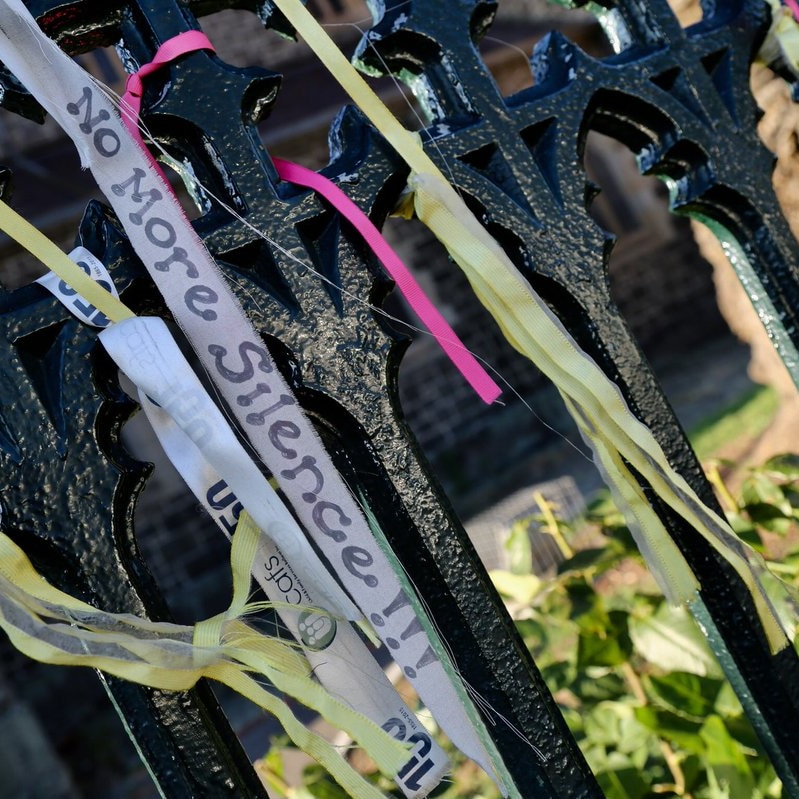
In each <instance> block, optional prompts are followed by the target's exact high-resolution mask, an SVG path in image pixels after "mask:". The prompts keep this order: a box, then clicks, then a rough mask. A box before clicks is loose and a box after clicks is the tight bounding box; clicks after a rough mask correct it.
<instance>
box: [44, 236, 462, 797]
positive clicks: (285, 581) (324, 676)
mask: <svg viewBox="0 0 799 799" xmlns="http://www.w3.org/2000/svg"><path fill="white" fill-rule="evenodd" d="M70 257H71V258H73V260H76V262H77V263H79V264H80V265H81V266H82V267H83V269H84V271H86V272H87V274H89V275H90V276H91V277H93V278H94V279H95V280H96V281H97V282H98V283H102V285H103V286H104V288H106V290H110V291H112V292H113V293H114V294H115V295H117V292H116V289H115V287H114V285H113V281H112V279H111V276H110V275H109V274H108V271H107V270H106V268H105V265H104V264H103V263H102V262H101V261H100V260H99V259H97V258H95V256H94V255H93V254H92V253H91V252H89V251H88V250H86V249H85V248H82V247H80V248H77V249H76V250H73V251H72V252H71V253H70ZM78 258H80V259H81V260H80V261H78V260H77V259H78ZM90 266H91V268H89V267H90ZM37 282H39V283H42V284H43V285H45V286H47V287H48V288H50V287H51V286H52V287H53V288H52V289H51V290H53V289H55V290H53V294H54V295H55V296H56V297H57V298H58V299H59V300H60V301H61V303H62V304H63V305H64V306H65V307H66V308H67V309H68V310H69V311H70V312H71V313H73V314H74V315H75V316H76V317H77V318H78V319H80V320H81V321H84V322H86V323H87V324H90V325H93V326H95V327H100V328H108V325H109V321H108V320H107V319H106V317H105V316H103V315H102V314H99V312H98V311H97V310H96V309H95V308H94V306H92V305H91V304H90V303H89V302H87V301H86V300H85V299H84V298H83V297H81V296H80V295H79V294H77V293H76V292H75V291H74V290H72V289H71V288H70V287H69V286H65V285H60V284H63V281H59V280H58V278H57V277H56V276H55V275H54V274H53V273H52V272H48V273H47V274H45V275H44V276H43V277H41V278H39V280H38V281H37ZM117 296H118V295H117ZM98 314H99V317H102V319H100V318H98ZM130 322H139V327H141V326H142V325H143V326H145V327H147V328H149V331H150V334H151V338H152V339H154V340H156V341H159V340H161V339H162V338H163V337H164V336H165V335H166V336H168V335H169V334H168V333H165V332H164V328H163V322H161V320H159V319H152V318H141V319H138V320H126V321H125V322H121V323H119V324H118V325H116V326H115V327H114V328H111V330H112V331H113V330H114V329H116V331H117V333H119V332H120V330H119V328H120V326H122V327H127V328H130V327H131V325H130V324H129V323H130ZM114 335H115V334H114V333H113V332H112V333H104V334H101V336H100V338H101V341H103V343H104V344H106V343H107V342H108V341H109V337H111V338H110V340H112V341H113V337H114ZM130 335H131V331H130V330H128V331H127V332H122V336H123V338H125V337H129V336H130ZM133 335H134V337H135V338H136V339H141V337H142V336H141V330H139V331H138V332H137V333H134V334H133ZM170 338H171V336H170ZM111 349H112V350H113V354H112V357H114V360H115V362H116V363H117V365H118V366H119V368H120V369H121V370H122V371H123V372H125V373H126V374H128V376H130V374H129V372H131V373H132V372H135V371H136V369H135V368H133V367H130V366H129V364H128V359H127V358H126V357H125V356H126V354H127V356H130V352H129V351H128V352H127V353H126V352H125V348H124V347H122V348H120V347H118V346H113V345H112V346H111ZM135 349H136V357H137V358H141V346H139V345H137V346H136V348H135ZM165 356H166V357H165ZM147 357H148V358H150V359H152V360H153V361H154V362H156V363H155V367H154V368H153V369H152V370H151V371H152V373H153V374H155V375H168V376H169V380H170V385H168V386H165V387H164V388H163V390H162V391H160V392H159V393H160V394H161V395H162V396H163V395H168V396H173V397H184V398H185V397H189V396H191V397H193V396H196V394H197V392H198V391H202V390H203V389H202V386H201V385H200V384H199V381H198V380H197V378H196V376H195V375H194V373H193V371H192V370H191V367H190V366H189V364H188V362H187V361H186V360H185V358H184V357H183V355H182V353H181V352H180V350H179V349H178V348H177V346H176V345H174V344H173V345H167V346H159V347H157V348H153V349H151V350H150V351H149V352H148V353H147ZM167 358H168V359H169V360H167ZM187 378H188V379H187ZM150 393H153V392H152V391H151V392H150ZM206 396H207V395H206ZM137 397H138V400H139V402H140V404H141V406H142V409H143V411H144V413H145V415H146V417H147V419H148V421H149V422H150V425H151V427H152V429H153V431H154V433H155V434H156V436H157V438H158V440H159V442H160V443H161V446H162V447H163V449H164V452H165V453H166V455H167V457H168V458H169V459H170V461H171V462H172V464H173V465H174V467H175V468H176V470H177V471H178V473H179V474H180V475H181V477H182V478H183V480H184V481H185V483H186V484H187V485H188V487H189V488H190V489H191V491H192V492H193V494H194V495H195V497H197V499H198V500H199V502H200V503H201V504H202V505H203V507H204V508H205V509H206V511H207V512H208V514H209V516H210V517H211V518H212V519H213V520H214V521H215V522H216V524H217V526H218V527H219V528H220V529H221V530H222V532H223V533H224V534H225V535H226V536H227V537H228V538H230V537H231V536H232V535H233V533H234V531H235V529H236V523H237V522H238V518H239V515H240V513H241V511H242V510H243V507H242V504H241V502H239V500H238V498H237V497H236V495H235V494H234V493H233V492H232V491H231V490H230V487H229V485H228V483H227V482H226V481H225V480H224V478H223V477H222V476H221V475H220V474H219V472H217V471H216V470H214V468H213V467H212V466H211V465H210V464H209V462H208V460H207V459H206V457H205V456H204V454H203V451H202V447H201V446H198V444H197V442H196V441H195V440H194V438H193V437H192V436H193V435H195V434H196V432H197V430H196V428H195V427H194V425H195V424H196V421H197V418H196V415H191V414H186V413H185V408H186V405H185V403H184V402H178V403H175V402H168V403H166V404H164V405H159V404H156V403H154V402H153V401H152V400H151V399H150V398H149V397H148V396H147V394H146V393H145V391H144V390H142V387H141V386H138V392H137ZM208 402H209V403H210V399H209V400H208ZM210 404H211V405H213V403H210ZM198 410H199V409H198ZM170 411H171V412H173V413H175V414H176V415H175V416H173V415H170ZM211 413H212V417H210V418H209V417H206V416H204V415H203V421H204V423H208V424H210V425H211V428H212V429H213V430H215V431H218V430H222V429H224V428H227V433H226V434H225V438H226V440H227V442H228V444H229V445H230V440H231V439H233V441H232V450H233V451H232V452H231V453H230V456H229V457H230V460H240V461H241V462H242V466H243V470H244V471H245V472H248V471H249V469H250V466H249V465H248V464H247V463H244V462H245V461H249V456H248V455H247V453H246V452H245V451H244V448H243V447H242V446H241V445H240V444H239V443H238V441H236V440H235V438H233V437H232V434H231V432H230V428H229V427H227V425H226V423H225V420H224V419H221V418H218V417H219V416H221V414H219V412H218V411H217V410H216V408H215V406H214V407H213V411H212V412H211ZM214 417H216V418H214ZM250 463H251V462H250ZM261 482H262V485H260V486H259V489H260V490H261V491H262V492H264V494H266V497H265V498H262V499H264V501H262V503H261V505H260V507H262V508H263V512H264V513H269V512H270V511H271V510H273V509H275V507H276V505H275V503H277V504H278V505H279V506H280V507H279V508H277V517H276V518H275V519H274V520H273V522H272V523H271V524H270V525H269V527H267V528H264V527H261V532H262V535H261V541H260V544H259V553H258V556H257V557H256V559H255V560H254V561H253V569H252V574H253V577H254V578H255V580H256V582H258V584H259V585H260V586H261V588H262V589H263V590H264V593H265V594H266V595H267V597H268V598H269V599H270V600H271V601H273V602H275V603H276V610H277V612H278V613H279V614H280V617H281V618H282V619H283V621H284V623H285V624H286V626H287V627H288V628H289V630H290V631H291V632H292V634H293V635H294V637H295V638H296V639H297V641H299V642H300V644H301V646H302V648H303V651H304V653H305V656H306V658H307V659H308V662H309V664H310V666H311V668H312V669H313V673H314V675H315V677H316V678H317V679H318V680H319V682H320V683H321V684H322V685H323V686H324V687H325V688H326V689H327V690H328V691H329V692H330V693H331V694H332V695H333V696H335V697H336V698H338V699H340V700H341V701H343V702H346V703H347V704H348V705H349V706H350V707H352V708H353V710H356V711H358V712H359V713H361V714H363V715H364V716H366V717H367V718H369V719H371V720H372V721H374V722H375V723H376V724H378V725H379V726H380V727H382V728H383V729H384V730H386V732H388V733H389V734H390V735H393V736H394V737H395V738H397V739H398V740H400V741H403V742H406V743H408V744H409V745H410V746H411V747H412V749H411V752H410V756H409V758H408V762H407V763H406V764H405V765H404V766H403V768H401V769H400V770H399V771H398V772H397V774H396V775H395V780H396V782H397V784H398V786H399V787H400V789H401V790H402V792H403V793H404V794H405V796H407V797H408V799H423V797H425V796H427V795H428V794H429V793H430V791H432V790H433V788H435V787H436V786H437V785H438V784H439V783H440V782H441V779H442V778H443V776H444V775H445V774H446V772H447V771H448V770H449V767H450V763H449V760H448V758H447V756H446V753H445V752H444V751H443V749H441V747H440V746H439V745H438V744H437V743H436V742H435V741H434V740H433V739H432V738H431V737H430V734H429V733H428V732H427V731H426V730H425V728H424V727H423V726H422V725H421V724H420V722H419V720H418V719H417V718H416V716H415V715H414V713H413V711H412V710H411V709H410V708H409V707H408V706H407V705H406V704H405V702H404V701H403V700H402V698H401V697H400V695H399V694H398V693H397V691H396V689H395V688H394V687H393V686H392V685H391V683H390V682H389V681H388V679H387V678H386V675H385V674H384V673H383V670H382V669H381V668H380V666H379V665H378V664H377V662H376V661H375V659H374V658H373V657H372V654H371V652H370V651H369V650H368V649H367V648H366V646H365V644H364V643H363V641H362V640H361V639H360V637H359V636H358V634H357V633H356V632H355V631H354V630H353V628H352V627H351V626H350V625H349V624H339V623H337V621H336V619H334V618H333V617H332V616H331V615H330V614H328V613H325V612H324V611H320V610H319V608H320V607H324V606H325V605H326V602H328V599H327V597H326V596H324V595H323V594H321V593H320V592H319V591H318V590H317V589H316V585H315V581H314V582H313V583H308V584H304V583H303V582H302V580H301V578H300V576H299V575H298V573H297V571H298V570H295V568H293V567H292V565H291V562H290V561H289V560H288V559H287V558H286V556H285V555H284V553H283V552H282V551H281V550H280V548H279V547H278V546H277V545H276V544H275V543H274V541H272V540H271V539H270V538H269V537H268V535H267V534H266V533H265V530H267V529H268V530H272V529H273V525H274V524H278V525H280V527H281V528H283V527H284V526H286V527H293V528H296V529H295V530H293V531H292V535H295V536H296V535H299V536H302V531H301V530H299V528H298V527H297V525H296V523H295V522H294V519H293V518H292V517H291V515H290V514H288V513H287V512H286V510H285V508H284V507H283V506H282V504H281V503H280V500H279V499H278V498H277V497H276V496H274V492H273V491H272V488H271V486H270V485H269V483H268V482H266V480H264V479H263V478H261ZM250 515H251V516H252V513H251V514H250ZM262 515H263V513H262ZM303 557H304V558H306V559H307V562H311V563H313V562H314V560H318V558H317V555H316V553H315V552H314V551H313V550H311V551H310V553H309V552H308V551H307V550H304V552H301V553H300V558H301V559H300V560H299V561H298V562H300V563H302V562H303V560H302V558H303ZM316 569H317V570H322V569H324V566H322V564H321V563H320V564H318V565H317V566H316ZM313 573H314V572H312V574H313ZM292 606H293V607H292ZM294 608H296V610H295V609H294Z"/></svg>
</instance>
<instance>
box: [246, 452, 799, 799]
mask: <svg viewBox="0 0 799 799" xmlns="http://www.w3.org/2000/svg"><path fill="white" fill-rule="evenodd" d="M720 466H721V465H720V464H718V463H712V464H711V465H710V467H709V472H708V474H709V477H710V478H711V481H712V482H713V483H714V484H715V485H716V486H717V488H718V489H719V492H720V494H721V497H722V501H723V502H724V503H725V505H726V506H727V511H728V516H729V518H730V521H731V523H732V524H733V526H734V528H735V530H736V532H738V534H739V535H741V536H742V537H743V538H745V539H746V540H747V542H748V543H750V544H751V545H752V546H754V547H755V548H756V549H757V550H758V551H760V552H761V553H762V554H763V555H764V557H766V559H767V560H768V561H769V565H770V566H771V567H773V569H774V571H776V572H778V573H779V575H780V577H782V578H783V579H784V580H786V581H787V582H788V583H789V584H792V585H793V586H794V588H796V587H799V524H798V523H797V522H798V521H799V457H796V456H782V457H779V458H774V459H772V460H770V461H768V462H767V463H766V464H765V465H764V466H763V467H761V468H759V469H757V470H752V472H751V473H750V474H749V476H748V477H747V478H746V480H745V481H744V483H743V486H742V488H741V491H740V495H739V496H738V497H735V498H734V497H733V496H732V495H731V493H730V492H729V491H728V490H727V488H726V486H724V484H723V482H722V480H721V477H720ZM536 500H537V501H538V504H539V507H540V508H541V510H542V513H541V515H540V517H534V518H531V519H528V520H525V521H524V522H522V523H518V524H517V525H515V526H514V528H513V530H512V531H511V535H510V536H509V539H508V547H509V550H510V551H509V555H510V558H509V561H510V563H511V564H512V569H511V571H508V572H495V573H494V574H493V575H492V577H493V579H494V582H495V585H496V586H497V589H498V590H499V591H500V593H501V594H502V595H503V597H504V598H505V600H506V602H507V605H508V608H509V611H510V612H511V614H512V615H513V618H514V619H515V621H516V624H517V627H518V629H519V632H520V634H521V635H522V637H523V639H524V641H525V643H526V644H527V646H528V647H529V649H530V651H531V652H532V654H533V657H534V659H535V661H536V664H537V665H538V667H539V669H540V670H541V672H542V674H543V676H544V678H545V680H546V682H547V684H548V686H549V688H550V690H551V691H552V693H553V695H554V697H555V699H556V701H557V702H558V704H559V706H560V708H561V711H562V712H563V715H564V717H565V719H566V721H567V723H568V724H569V727H570V728H571V730H572V732H573V733H574V735H575V737H576V738H577V740H578V742H579V744H580V747H581V749H582V751H583V752H584V754H585V757H586V759H587V760H588V763H589V765H590V767H591V769H592V770H593V772H594V774H595V775H596V777H597V780H598V782H599V784H600V786H601V787H602V789H603V790H604V792H605V794H606V796H607V797H608V799H654V798H655V797H684V798H685V799H776V797H779V796H781V785H780V782H779V780H778V779H777V778H776V775H775V773H774V770H773V768H772V767H771V765H770V763H769V761H768V759H767V757H766V756H765V753H764V752H763V750H762V747H761V745H760V742H759V741H758V740H757V738H756V736H755V734H754V732H753V730H752V728H751V726H750V725H749V722H748V721H747V719H746V717H745V716H744V714H743V711H742V709H741V706H740V704H739V702H738V700H737V698H736V696H735V694H734V693H733V691H732V689H731V688H730V686H729V684H728V682H727V681H726V680H725V679H724V676H723V674H722V672H721V669H720V668H719V666H718V664H717V662H716V659H715V657H714V656H713V654H712V653H711V651H710V649H709V647H708V645H707V642H706V641H705V639H704V637H703V635H702V633H701V632H700V630H699V629H698V627H697V625H696V624H695V622H694V621H693V619H692V618H691V616H690V615H689V614H688V612H687V611H686V610H685V609H684V608H673V607H670V606H669V605H668V604H667V603H666V602H665V601H664V599H663V597H662V596H661V594H660V593H659V591H658V589H657V587H656V585H655V583H654V581H653V580H652V578H651V577H650V575H649V573H648V572H647V571H646V569H645V567H644V566H643V563H642V561H641V558H640V556H639V555H638V552H637V550H636V548H635V544H634V543H633V540H632V537H631V536H630V534H629V531H628V530H627V528H626V526H625V525H624V522H623V520H622V518H621V516H620V515H619V514H618V513H617V512H616V511H615V509H614V508H613V507H612V506H611V505H610V504H609V503H607V502H603V503H601V504H597V505H595V506H594V509H593V511H592V512H590V513H589V516H588V518H587V519H585V520H582V521H581V523H580V525H579V526H576V527H575V529H572V528H571V527H570V526H569V525H566V524H564V523H563V522H559V521H557V520H556V519H555V517H554V514H553V508H552V507H551V506H550V505H548V504H547V503H546V502H545V500H544V499H543V498H542V497H540V496H539V497H536ZM533 524H535V525H538V527H539V529H541V530H543V531H545V532H548V533H550V534H551V535H554V536H555V537H556V539H557V540H558V543H559V546H560V548H561V551H562V552H564V555H565V559H564V560H563V561H562V562H561V564H560V567H559V568H558V571H557V574H555V575H551V576H550V575H548V576H546V577H540V576H537V575H534V574H533V573H532V572H531V561H532V559H531V552H530V538H529V535H528V528H529V526H530V525H533ZM796 607H799V604H797V605H796V606H795V607H793V608H787V609H786V608H783V610H784V611H785V615H786V618H787V617H788V616H790V617H791V619H792V621H793V622H794V623H795V619H796V613H795V610H796ZM444 745H445V746H446V744H444ZM276 752H277V749H275V750H273V752H271V753H270V755H268V756H267V758H265V759H264V760H263V761H261V765H262V769H264V768H265V769H266V770H267V771H268V772H269V773H270V774H271V777H272V778H271V779H270V780H269V784H270V787H271V789H272V790H273V791H274V792H275V795H276V796H285V797H292V798H293V799H311V798H312V797H316V799H343V797H344V796H345V794H343V792H341V790H340V789H339V788H337V786H335V785H334V784H333V783H332V782H331V781H330V779H329V777H327V775H325V774H324V773H322V772H321V771H320V770H319V768H318V767H316V766H311V767H309V768H307V769H306V770H305V773H304V779H303V784H302V786H301V787H298V788H294V789H291V788H288V787H287V786H285V784H283V786H282V788H281V787H280V785H279V783H283V774H282V771H281V768H282V766H281V765H280V759H279V758H278V757H277V756H276ZM453 760H454V762H455V764H456V766H455V769H454V772H453V776H452V782H449V783H445V784H443V785H442V786H440V788H439V789H438V790H437V791H436V792H435V793H434V794H433V796H436V797H439V798H440V799H456V798H457V799H463V798H464V797H468V798H469V799H479V798H480V797H484V798H485V799H495V797H497V796H498V794H497V792H496V789H495V788H494V787H493V786H492V785H491V784H490V783H489V781H488V779H487V778H486V777H485V776H484V775H483V774H482V772H480V771H479V770H478V769H477V768H476V767H474V766H473V765H472V764H470V763H464V762H463V761H462V760H459V759H458V756H457V753H456V754H454V755H453ZM366 771H367V772H368V771H369V769H368V767H367V768H366ZM372 778H373V779H374V780H375V781H376V782H377V784H380V785H381V787H382V788H383V789H384V790H386V791H387V792H389V793H390V783H387V782H382V781H381V780H382V779H383V778H381V777H379V775H372ZM390 795H394V796H400V794H399V793H393V794H390Z"/></svg>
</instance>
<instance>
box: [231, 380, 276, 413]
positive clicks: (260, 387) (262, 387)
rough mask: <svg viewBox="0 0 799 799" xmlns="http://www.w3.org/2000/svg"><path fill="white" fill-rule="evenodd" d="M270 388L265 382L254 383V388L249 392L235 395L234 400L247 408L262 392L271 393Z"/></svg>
mask: <svg viewBox="0 0 799 799" xmlns="http://www.w3.org/2000/svg"><path fill="white" fill-rule="evenodd" d="M271 393H272V389H271V388H269V386H267V385H266V383H256V384H255V388H254V389H253V390H252V391H251V392H250V393H249V394H239V396H238V397H236V402H237V403H238V404H239V405H241V406H242V408H249V406H250V405H252V404H253V402H255V400H257V399H258V397H260V396H262V395H263V394H271Z"/></svg>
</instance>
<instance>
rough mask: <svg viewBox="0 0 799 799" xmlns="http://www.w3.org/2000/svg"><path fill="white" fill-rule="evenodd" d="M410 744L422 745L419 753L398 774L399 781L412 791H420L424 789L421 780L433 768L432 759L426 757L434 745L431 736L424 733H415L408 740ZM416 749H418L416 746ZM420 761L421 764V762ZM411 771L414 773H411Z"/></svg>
mask: <svg viewBox="0 0 799 799" xmlns="http://www.w3.org/2000/svg"><path fill="white" fill-rule="evenodd" d="M408 742H409V743H413V744H420V746H419V751H418V753H417V754H415V755H414V756H413V757H412V758H411V759H410V760H409V761H408V762H407V763H406V764H405V765H404V766H403V767H402V769H401V770H400V771H398V772H397V781H398V782H401V783H403V784H404V785H405V787H406V788H408V789H409V790H411V791H418V790H420V789H421V787H422V785H421V782H420V780H421V778H422V777H424V775H425V774H427V772H428V771H430V769H431V768H432V767H433V760H432V758H428V757H426V756H427V754H428V753H429V752H430V750H431V749H432V748H433V744H432V742H431V740H430V736H428V735H426V734H425V733H423V732H417V733H414V734H413V735H411V737H410V738H408ZM414 748H416V747H415V746H414ZM422 758H425V759H422ZM420 760H421V762H419V761H420ZM412 770H413V771H412ZM411 771H412V773H409V772H411Z"/></svg>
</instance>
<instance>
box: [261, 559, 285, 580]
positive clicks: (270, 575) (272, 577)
mask: <svg viewBox="0 0 799 799" xmlns="http://www.w3.org/2000/svg"><path fill="white" fill-rule="evenodd" d="M270 560H271V558H270ZM285 573H286V572H284V571H283V569H281V570H280V571H279V572H277V573H274V574H273V573H272V572H269V577H267V578H266V582H268V583H271V582H272V580H277V579H279V578H280V577H281V576H282V575H284V574H285Z"/></svg>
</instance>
